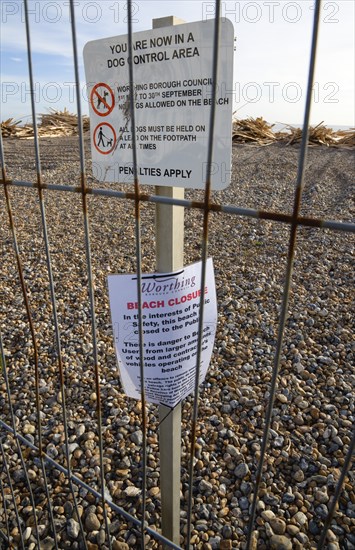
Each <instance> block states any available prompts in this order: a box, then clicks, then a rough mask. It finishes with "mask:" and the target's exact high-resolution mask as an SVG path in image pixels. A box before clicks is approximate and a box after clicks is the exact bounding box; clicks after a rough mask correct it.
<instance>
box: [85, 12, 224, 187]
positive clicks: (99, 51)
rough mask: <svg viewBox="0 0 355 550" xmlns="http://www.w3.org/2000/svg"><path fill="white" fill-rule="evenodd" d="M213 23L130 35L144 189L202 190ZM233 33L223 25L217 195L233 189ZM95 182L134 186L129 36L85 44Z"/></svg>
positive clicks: (214, 180)
mask: <svg viewBox="0 0 355 550" xmlns="http://www.w3.org/2000/svg"><path fill="white" fill-rule="evenodd" d="M213 35H214V21H213V20H208V21H201V22H197V23H186V24H182V25H176V26H169V27H163V28H159V29H154V30H150V31H144V32H138V33H135V34H134V35H133V71H134V92H133V93H134V104H135V119H136V132H137V155H138V176H139V181H140V183H145V184H151V185H162V186H176V187H186V188H195V189H202V188H204V186H205V175H206V160H207V143H208V132H209V126H210V110H211V102H212V100H211V95H212V59H213ZM233 41H234V32H233V25H232V23H231V22H230V21H228V20H227V19H221V32H220V44H219V49H218V55H219V57H218V60H219V61H218V76H217V84H218V92H217V105H216V119H215V130H214V151H213V166H212V188H213V189H224V188H225V187H227V186H228V185H229V183H230V165H231V147H232V130H231V127H232V87H233V86H232V83H233V51H234V43H233ZM84 64H85V73H86V81H87V87H88V97H89V104H90V125H91V143H92V160H93V175H94V177H95V178H96V179H98V180H99V181H108V182H113V181H119V182H132V181H133V155H132V134H131V121H130V109H129V103H130V100H129V98H130V86H129V56H128V36H127V35H125V36H117V37H112V38H105V39H102V40H95V41H93V42H88V43H87V44H86V45H85V48H84Z"/></svg>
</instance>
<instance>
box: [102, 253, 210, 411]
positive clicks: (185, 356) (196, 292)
mask: <svg viewBox="0 0 355 550" xmlns="http://www.w3.org/2000/svg"><path fill="white" fill-rule="evenodd" d="M108 286H109V296H110V307H111V317H112V325H113V330H114V336H115V345H116V355H117V360H118V364H119V369H120V374H121V380H122V385H123V388H124V391H125V393H126V394H127V395H128V396H129V397H133V398H135V399H140V398H141V393H140V387H141V386H140V354H139V320H138V303H137V277H136V276H135V275H110V276H109V277H108ZM200 296H201V262H198V263H196V264H193V265H191V266H188V267H185V268H184V269H182V270H180V271H179V272H177V273H152V274H150V275H146V274H144V275H142V314H143V332H144V371H145V390H146V398H147V401H149V402H150V403H159V404H163V405H166V406H168V407H175V406H176V405H177V404H178V403H179V402H180V401H181V400H182V399H184V397H186V396H187V395H189V394H190V393H192V392H193V390H194V384H195V372H196V359H197V350H198V325H199V305H200ZM204 297H205V306H204V316H203V318H204V322H203V337H202V353H201V369H200V380H199V382H200V383H201V382H202V381H203V380H204V378H205V376H206V373H207V368H208V365H209V362H210V359H211V355H212V349H213V344H214V338H215V334H216V326H217V301H216V289H215V280H214V272H213V263H212V259H211V258H209V259H208V261H207V266H206V284H205V288H204Z"/></svg>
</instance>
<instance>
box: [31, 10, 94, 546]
mask: <svg viewBox="0 0 355 550" xmlns="http://www.w3.org/2000/svg"><path fill="white" fill-rule="evenodd" d="M24 1H25V22H26V39H27V57H28V70H29V80H30V92H31V111H32V124H33V130H34V148H35V162H36V171H37V184H38V198H39V204H40V210H41V220H42V229H43V238H44V246H45V253H46V264H47V271H48V279H49V287H50V295H51V303H52V313H53V323H54V331H55V338H56V345H57V354H58V369H59V382H60V392H61V409H62V418H63V427H64V438H65V456H66V463H67V469H68V483H69V489H70V492H71V495H72V498H73V503H74V509H75V511H76V515H77V519H78V523H79V529H80V534H81V538H82V541H83V544H84V547H85V549H87V545H86V540H85V535H84V529H83V525H82V521H81V517H80V514H79V510H78V504H77V499H76V497H75V492H74V487H73V482H72V473H71V465H70V452H69V434H68V419H67V410H66V389H65V378H64V366H63V358H62V347H61V336H60V329H59V322H58V314H57V304H56V297H55V288H54V279H53V270H52V262H51V253H50V246H49V240H48V230H47V220H46V210H45V203H44V196H43V189H42V187H41V185H42V169H41V158H40V149H39V139H38V128H37V116H36V107H35V91H34V90H35V88H34V78H33V68H32V47H31V34H30V25H29V17H28V3H27V0H24ZM36 529H37V537H38V527H37V525H36ZM38 544H39V540H38Z"/></svg>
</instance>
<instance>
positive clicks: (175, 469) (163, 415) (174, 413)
mask: <svg viewBox="0 0 355 550" xmlns="http://www.w3.org/2000/svg"><path fill="white" fill-rule="evenodd" d="M180 23H185V21H183V20H182V19H178V18H177V17H174V16H170V17H161V18H159V19H153V29H157V28H160V27H167V26H170V25H179V24H180ZM156 194H157V195H161V196H165V197H166V196H167V197H174V198H178V199H183V198H184V189H182V188H179V187H156ZM156 256H157V261H156V263H157V271H158V272H161V273H163V272H169V271H176V270H178V269H181V268H182V267H183V265H184V209H183V208H182V207H181V206H171V205H167V204H157V206H156ZM159 420H160V429H159V449H160V487H161V507H162V532H163V535H164V536H165V537H166V538H168V539H170V540H171V541H172V542H174V543H175V544H178V545H180V470H181V404H179V405H178V406H177V407H175V408H174V409H169V407H165V406H164V405H160V407H159Z"/></svg>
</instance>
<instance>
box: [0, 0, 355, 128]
mask: <svg viewBox="0 0 355 550" xmlns="http://www.w3.org/2000/svg"><path fill="white" fill-rule="evenodd" d="M68 3H69V2H68V0H53V1H47V0H29V6H30V25H31V40H32V48H33V67H34V79H35V90H36V109H37V113H44V112H46V111H47V110H48V109H49V108H54V109H63V108H64V107H67V108H68V109H69V111H71V112H75V111H76V101H75V93H74V72H73V61H72V42H71V30H70V25H69V7H68ZM313 6H314V3H313V1H311V0H298V1H291V0H254V1H252V0H251V1H249V0H241V1H234V0H233V1H224V2H222V16H225V17H228V18H229V19H230V20H231V21H232V23H233V25H234V28H235V36H236V39H237V40H236V51H235V58H234V78H233V80H234V93H233V97H234V111H236V114H237V116H238V117H240V118H246V117H248V116H253V117H256V116H263V117H264V118H265V119H266V120H268V121H269V122H273V123H284V124H299V123H301V122H302V120H303V111H304V101H305V88H306V81H307V73H308V60H309V50H310V43H311V30H312V17H313ZM354 6H355V3H354V2H353V0H334V1H330V0H324V1H323V5H322V13H321V27H320V36H319V54H318V58H317V66H316V75H315V85H314V91H313V99H314V101H313V107H312V116H311V122H312V124H318V123H320V122H321V121H324V122H325V124H327V125H329V126H354V122H355V121H354V99H353V97H354V96H353V94H354V35H355V32H354V19H355V14H354ZM0 9H1V13H0V17H1V57H0V61H1V112H0V119H1V120H4V119H6V118H8V117H14V118H16V119H22V120H23V121H29V120H30V118H31V109H30V96H29V84H28V66H27V54H26V38H25V23H24V11H23V5H22V1H21V0H1V4H0ZM75 9H76V23H77V40H78V47H79V56H80V70H81V79H82V82H81V90H82V98H83V112H84V113H87V112H88V108H87V100H86V93H85V78H84V70H83V59H82V50H83V47H84V44H85V43H86V42H88V41H89V40H95V39H98V38H104V37H108V36H115V35H122V34H126V33H127V10H126V3H125V2H123V1H120V0H101V1H91V0H75ZM133 11H134V17H133V19H134V21H133V28H134V31H142V30H148V29H150V28H151V27H152V19H153V18H158V17H164V16H167V15H176V16H177V17H179V18H181V19H184V20H185V21H187V22H191V21H201V20H205V19H207V18H211V17H212V16H213V14H214V2H213V1H200V0H188V1H185V0H179V1H176V0H158V1H155V0H137V1H134V3H133Z"/></svg>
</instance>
